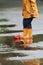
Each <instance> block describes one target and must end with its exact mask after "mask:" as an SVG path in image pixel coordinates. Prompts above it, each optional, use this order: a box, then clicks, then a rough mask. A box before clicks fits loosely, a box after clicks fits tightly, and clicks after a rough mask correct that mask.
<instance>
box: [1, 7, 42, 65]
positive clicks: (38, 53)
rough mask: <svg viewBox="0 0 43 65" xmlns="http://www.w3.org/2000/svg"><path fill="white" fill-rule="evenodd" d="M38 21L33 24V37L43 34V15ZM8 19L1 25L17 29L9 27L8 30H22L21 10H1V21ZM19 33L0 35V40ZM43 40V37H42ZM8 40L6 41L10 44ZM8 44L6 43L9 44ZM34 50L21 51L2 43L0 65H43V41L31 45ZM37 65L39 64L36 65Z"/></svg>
mask: <svg viewBox="0 0 43 65" xmlns="http://www.w3.org/2000/svg"><path fill="white" fill-rule="evenodd" d="M39 16H40V17H39V18H38V19H34V20H33V22H32V27H33V35H37V34H43V13H40V14H39ZM1 18H5V19H8V21H7V22H0V25H4V24H5V25H11V24H12V25H14V24H16V25H17V26H16V27H7V29H8V30H22V29H23V26H22V19H23V18H22V15H21V9H18V8H5V9H1V10H0V19H1ZM16 34H22V33H21V32H18V33H14V32H13V33H6V34H0V38H1V37H3V38H2V39H4V36H5V37H6V36H13V35H16ZM42 38H43V37H42ZM8 40H9V39H8ZM8 40H6V41H7V42H8ZM7 42H6V43H7ZM13 44H14V43H13ZM29 46H31V47H33V48H34V49H33V50H32V49H31V50H24V49H23V50H20V49H18V48H13V47H9V46H8V45H6V44H4V43H2V42H0V65H38V64H39V65H43V39H42V41H38V42H37V43H36V42H35V43H33V44H30V45H29ZM36 63H37V64H36Z"/></svg>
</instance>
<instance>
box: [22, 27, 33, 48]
mask: <svg viewBox="0 0 43 65" xmlns="http://www.w3.org/2000/svg"><path fill="white" fill-rule="evenodd" d="M21 41H22V42H23V43H24V48H26V47H28V46H26V45H27V44H32V42H33V39H32V29H31V28H24V30H23V35H22V36H21Z"/></svg>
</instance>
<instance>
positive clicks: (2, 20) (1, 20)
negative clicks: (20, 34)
mask: <svg viewBox="0 0 43 65" xmlns="http://www.w3.org/2000/svg"><path fill="white" fill-rule="evenodd" d="M4 21H5V22H6V21H8V20H7V19H4V18H2V19H0V22H4Z"/></svg>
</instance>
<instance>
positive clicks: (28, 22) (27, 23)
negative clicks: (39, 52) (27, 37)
mask: <svg viewBox="0 0 43 65" xmlns="http://www.w3.org/2000/svg"><path fill="white" fill-rule="evenodd" d="M32 20H33V18H24V19H23V28H32V25H31V22H32Z"/></svg>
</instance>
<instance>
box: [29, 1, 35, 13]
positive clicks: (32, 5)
mask: <svg viewBox="0 0 43 65" xmlns="http://www.w3.org/2000/svg"><path fill="white" fill-rule="evenodd" d="M30 4H31V11H32V12H34V10H35V5H36V0H30Z"/></svg>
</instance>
